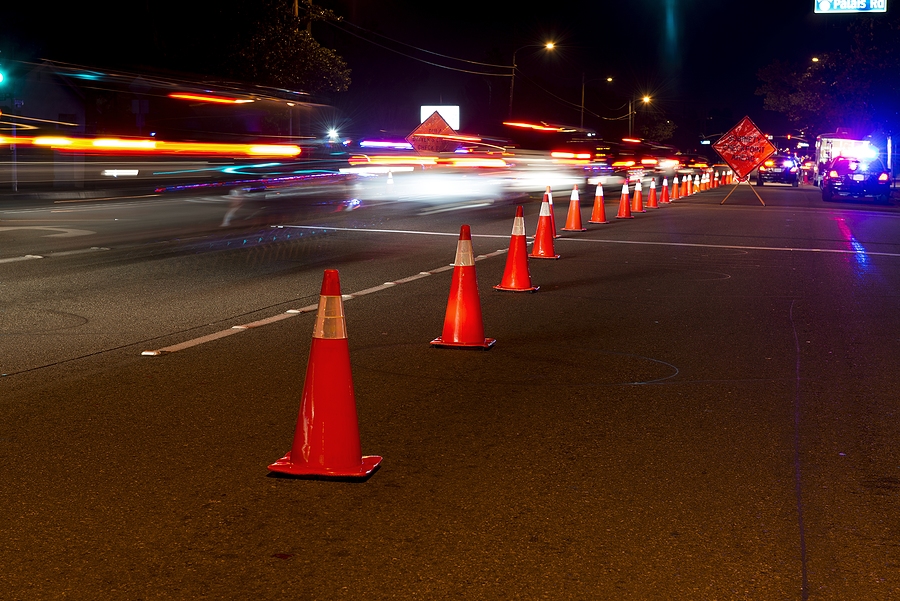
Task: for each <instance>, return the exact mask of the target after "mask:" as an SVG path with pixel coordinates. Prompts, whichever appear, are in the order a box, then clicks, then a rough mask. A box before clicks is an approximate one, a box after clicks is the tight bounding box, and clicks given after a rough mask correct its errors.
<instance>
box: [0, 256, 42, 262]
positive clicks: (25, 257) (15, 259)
mask: <svg viewBox="0 0 900 601" xmlns="http://www.w3.org/2000/svg"><path fill="white" fill-rule="evenodd" d="M43 258H44V257H42V256H41V255H25V256H23V257H10V258H8V259H0V263H15V262H17V261H31V260H33V259H43Z"/></svg>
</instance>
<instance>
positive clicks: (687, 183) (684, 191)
mask: <svg viewBox="0 0 900 601" xmlns="http://www.w3.org/2000/svg"><path fill="white" fill-rule="evenodd" d="M690 189H691V176H690V175H683V176H682V177H681V196H682V197H684V196H687V195H688V194H690Z"/></svg>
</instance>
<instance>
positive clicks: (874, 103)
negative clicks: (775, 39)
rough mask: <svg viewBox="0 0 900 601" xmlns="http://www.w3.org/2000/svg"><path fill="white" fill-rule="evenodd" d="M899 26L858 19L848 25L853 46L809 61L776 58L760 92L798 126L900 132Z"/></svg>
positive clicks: (767, 104)
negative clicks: (899, 109) (899, 102)
mask: <svg viewBox="0 0 900 601" xmlns="http://www.w3.org/2000/svg"><path fill="white" fill-rule="evenodd" d="M898 31H900V20H897V19H895V20H893V21H887V20H884V19H879V18H861V19H857V20H855V21H854V22H852V23H851V25H850V26H849V27H848V33H849V34H850V39H851V44H850V47H849V50H847V51H843V52H841V51H832V52H827V53H823V54H820V55H819V56H818V57H817V59H818V60H817V61H815V62H810V63H808V64H806V65H796V64H791V63H787V62H784V61H775V62H773V63H771V64H769V65H767V66H766V67H764V68H762V69H760V71H759V72H758V77H759V79H760V81H761V82H762V83H761V85H760V86H759V87H758V88H757V90H756V93H757V94H758V95H760V96H763V97H764V100H763V102H764V106H765V108H767V109H769V110H772V111H777V112H780V113H783V114H784V115H785V116H787V117H788V119H790V121H791V122H792V123H794V125H795V126H796V127H797V128H798V129H800V130H810V131H815V132H824V131H834V130H836V129H837V128H838V127H848V128H850V129H851V130H854V131H856V132H857V133H861V134H867V133H870V132H873V131H877V130H881V131H888V132H890V131H894V132H896V131H900V118H898V117H900V115H898V113H897V109H896V98H897V94H898V92H900V37H898V35H897V34H898Z"/></svg>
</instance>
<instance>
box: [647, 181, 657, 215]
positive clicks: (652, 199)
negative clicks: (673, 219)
mask: <svg viewBox="0 0 900 601" xmlns="http://www.w3.org/2000/svg"><path fill="white" fill-rule="evenodd" d="M647 208H648V209H658V208H659V202H658V201H657V199H656V180H655V179H651V180H650V196H648V197H647Z"/></svg>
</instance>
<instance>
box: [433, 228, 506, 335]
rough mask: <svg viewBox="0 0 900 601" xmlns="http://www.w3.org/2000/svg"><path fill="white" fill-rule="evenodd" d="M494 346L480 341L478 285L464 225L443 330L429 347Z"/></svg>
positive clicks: (470, 245) (457, 248)
mask: <svg viewBox="0 0 900 601" xmlns="http://www.w3.org/2000/svg"><path fill="white" fill-rule="evenodd" d="M495 342H497V341H496V340H494V339H493V338H485V337H484V321H483V320H482V318H481V298H480V297H479V296H478V281H477V279H476V277H475V253H474V252H473V251H472V231H471V229H470V228H469V226H468V225H464V226H462V227H460V228H459V242H457V244H456V261H454V262H453V279H452V280H451V281H450V297H449V299H448V300H447V312H446V314H445V315H444V330H443V332H441V335H440V336H439V337H437V338H435V339H434V340H432V341H431V346H434V347H438V348H460V349H463V348H470V349H480V350H488V349H489V348H491V347H492V346H494V343H495Z"/></svg>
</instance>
